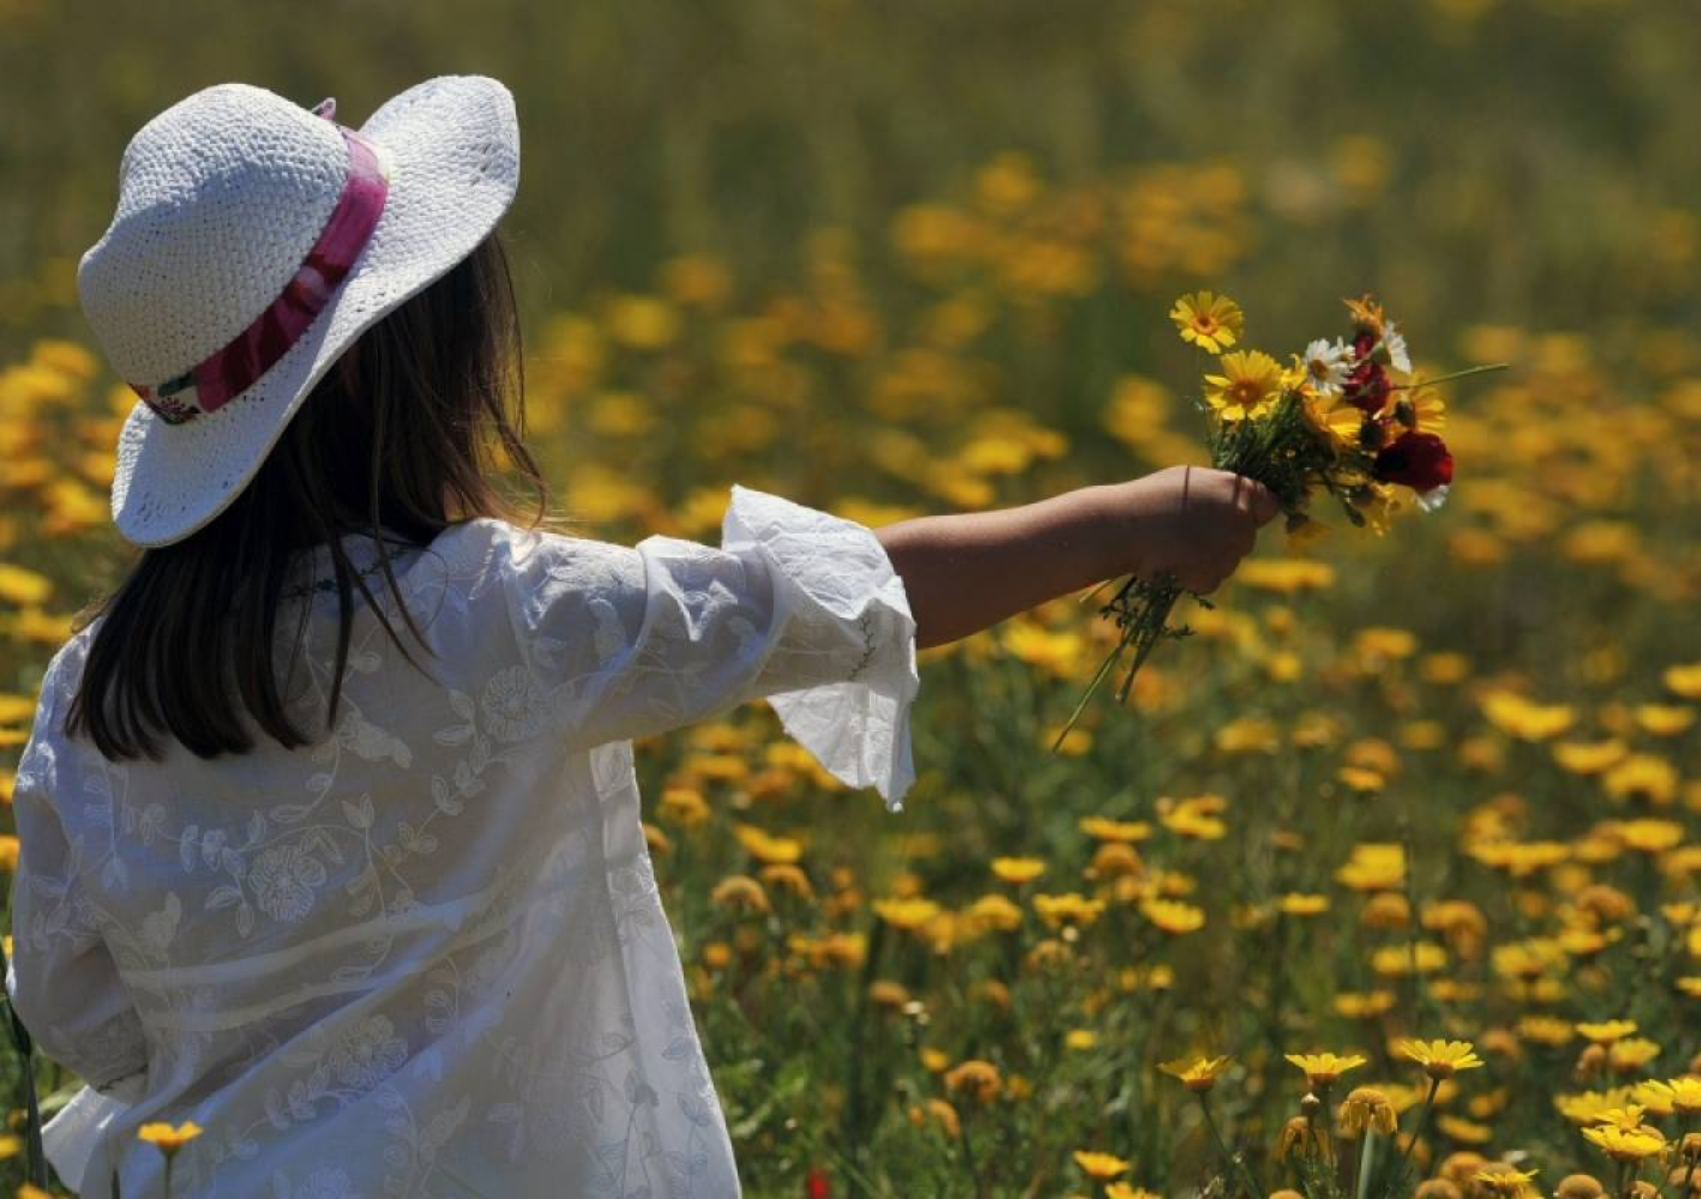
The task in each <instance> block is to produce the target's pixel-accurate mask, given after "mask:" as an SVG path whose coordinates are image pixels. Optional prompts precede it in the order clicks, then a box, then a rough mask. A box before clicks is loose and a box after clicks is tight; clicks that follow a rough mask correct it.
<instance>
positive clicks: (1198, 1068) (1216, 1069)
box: [1158, 1057, 1232, 1095]
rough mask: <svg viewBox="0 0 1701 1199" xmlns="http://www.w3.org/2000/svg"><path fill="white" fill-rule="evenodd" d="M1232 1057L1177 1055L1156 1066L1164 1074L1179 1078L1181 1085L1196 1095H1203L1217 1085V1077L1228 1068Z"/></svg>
mask: <svg viewBox="0 0 1701 1199" xmlns="http://www.w3.org/2000/svg"><path fill="white" fill-rule="evenodd" d="M1231 1061H1232V1059H1230V1058H1226V1057H1178V1058H1176V1059H1175V1060H1174V1061H1173V1062H1164V1063H1162V1064H1160V1065H1159V1066H1158V1069H1160V1070H1162V1071H1163V1072H1164V1073H1165V1074H1168V1075H1170V1076H1171V1077H1173V1078H1179V1079H1180V1080H1181V1083H1182V1085H1183V1086H1185V1087H1186V1088H1187V1089H1188V1090H1189V1091H1192V1092H1193V1093H1194V1094H1196V1095H1203V1094H1204V1093H1205V1092H1206V1091H1208V1090H1210V1089H1211V1088H1212V1087H1214V1086H1216V1085H1217V1079H1218V1078H1220V1077H1222V1074H1223V1071H1225V1070H1227V1069H1228V1068H1229V1065H1230V1064H1231Z"/></svg>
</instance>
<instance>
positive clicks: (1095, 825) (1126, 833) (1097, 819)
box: [1078, 816, 1152, 844]
mask: <svg viewBox="0 0 1701 1199" xmlns="http://www.w3.org/2000/svg"><path fill="white" fill-rule="evenodd" d="M1078 827H1079V828H1080V830H1081V831H1082V832H1083V833H1086V834H1087V836H1089V837H1092V838H1094V839H1095V840H1098V841H1124V842H1128V843H1129V844H1132V843H1134V842H1136V841H1144V840H1145V839H1146V838H1147V837H1150V836H1151V835H1152V826H1151V825H1150V824H1147V823H1146V822H1145V821H1144V820H1112V819H1110V818H1109V817H1107V816H1083V817H1081V822H1080V825H1079V826H1078Z"/></svg>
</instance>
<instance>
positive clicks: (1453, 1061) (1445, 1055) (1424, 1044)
mask: <svg viewBox="0 0 1701 1199" xmlns="http://www.w3.org/2000/svg"><path fill="white" fill-rule="evenodd" d="M1400 1052H1401V1053H1403V1054H1405V1055H1406V1056H1407V1057H1409V1058H1411V1059H1412V1061H1414V1062H1416V1063H1417V1064H1418V1065H1420V1066H1422V1067H1423V1072H1424V1073H1425V1074H1427V1075H1429V1076H1430V1077H1431V1078H1437V1079H1440V1078H1452V1077H1453V1075H1455V1074H1457V1073H1458V1072H1459V1071H1460V1070H1474V1069H1476V1068H1477V1067H1478V1066H1480V1065H1482V1064H1483V1062H1482V1059H1481V1058H1479V1057H1478V1056H1477V1055H1476V1049H1475V1047H1474V1046H1473V1045H1472V1044H1471V1043H1470V1042H1469V1041H1406V1042H1404V1043H1402V1044H1401V1046H1400Z"/></svg>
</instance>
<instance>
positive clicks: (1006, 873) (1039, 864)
mask: <svg viewBox="0 0 1701 1199" xmlns="http://www.w3.org/2000/svg"><path fill="white" fill-rule="evenodd" d="M992 873H993V874H995V875H997V876H998V878H999V879H1001V880H1002V881H1004V882H1007V883H1031V882H1033V881H1034V880H1035V879H1036V878H1038V877H1039V876H1040V875H1042V874H1044V873H1045V862H1044V861H1042V860H1041V859H1039V858H993V859H992Z"/></svg>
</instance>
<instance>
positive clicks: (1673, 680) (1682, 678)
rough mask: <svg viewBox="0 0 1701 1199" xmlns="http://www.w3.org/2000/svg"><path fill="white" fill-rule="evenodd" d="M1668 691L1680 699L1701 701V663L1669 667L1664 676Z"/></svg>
mask: <svg viewBox="0 0 1701 1199" xmlns="http://www.w3.org/2000/svg"><path fill="white" fill-rule="evenodd" d="M1662 677H1663V679H1664V681H1665V685H1666V690H1668V691H1670V692H1671V693H1672V694H1673V695H1675V696H1677V697H1678V698H1680V699H1701V662H1693V663H1690V664H1688V665H1683V666H1668V667H1666V670H1665V674H1664V675H1663V676H1662Z"/></svg>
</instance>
